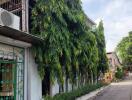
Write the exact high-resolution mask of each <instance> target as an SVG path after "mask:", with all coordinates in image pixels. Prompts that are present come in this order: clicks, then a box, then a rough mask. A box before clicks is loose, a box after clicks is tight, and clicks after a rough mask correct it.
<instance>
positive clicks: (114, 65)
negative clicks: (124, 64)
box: [107, 52, 121, 72]
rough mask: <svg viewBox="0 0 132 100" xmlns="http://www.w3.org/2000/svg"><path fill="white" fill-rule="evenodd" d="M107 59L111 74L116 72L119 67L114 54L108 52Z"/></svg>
mask: <svg viewBox="0 0 132 100" xmlns="http://www.w3.org/2000/svg"><path fill="white" fill-rule="evenodd" d="M107 58H108V62H109V69H110V70H111V71H112V72H114V71H116V69H117V67H120V66H121V63H120V61H119V58H118V56H117V54H116V53H115V52H108V53H107Z"/></svg>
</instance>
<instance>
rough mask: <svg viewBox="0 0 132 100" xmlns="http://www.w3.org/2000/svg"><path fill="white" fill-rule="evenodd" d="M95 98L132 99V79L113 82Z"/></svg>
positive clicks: (107, 99)
mask: <svg viewBox="0 0 132 100" xmlns="http://www.w3.org/2000/svg"><path fill="white" fill-rule="evenodd" d="M94 100H132V80H128V81H124V82H119V83H112V85H111V86H110V87H108V88H107V89H105V90H104V91H103V93H100V94H99V95H98V96H97V97H96V98H95V99H94Z"/></svg>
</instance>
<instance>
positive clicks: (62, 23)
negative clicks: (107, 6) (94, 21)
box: [31, 0, 105, 90]
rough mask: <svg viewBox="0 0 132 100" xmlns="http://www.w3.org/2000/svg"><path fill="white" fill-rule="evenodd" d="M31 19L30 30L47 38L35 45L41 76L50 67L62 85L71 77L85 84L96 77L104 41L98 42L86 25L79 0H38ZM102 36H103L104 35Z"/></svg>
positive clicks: (53, 77)
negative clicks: (101, 43)
mask: <svg viewBox="0 0 132 100" xmlns="http://www.w3.org/2000/svg"><path fill="white" fill-rule="evenodd" d="M31 18H32V29H31V33H32V34H34V35H37V36H39V37H41V38H43V40H44V41H43V42H42V43H40V45H35V46H34V47H33V48H32V50H33V54H34V58H35V61H36V63H37V64H38V71H39V73H40V76H41V78H42V79H43V78H44V76H45V71H46V69H47V68H48V69H49V70H50V81H51V82H52V83H54V81H55V80H56V79H57V82H58V83H59V84H60V85H63V84H64V82H66V84H68V80H69V81H70V82H71V83H72V84H76V83H77V82H79V83H80V84H81V85H82V84H85V83H86V82H90V81H91V79H96V76H97V70H98V66H99V65H98V62H99V61H100V59H101V58H100V57H101V56H102V55H105V54H104V53H105V51H104V48H105V46H104V45H105V44H103V45H99V44H98V43H97V42H98V40H97V38H96V35H95V34H94V33H93V32H91V28H89V27H88V26H87V24H86V21H87V19H86V16H85V14H84V12H83V10H82V7H81V1H80V0H37V1H36V4H35V6H34V7H33V9H32V16H31ZM102 27H103V26H102ZM97 30H98V31H101V30H100V28H99V29H97ZM102 31H103V29H102ZM100 37H102V38H103V39H104V36H103V34H101V36H100ZM98 39H99V38H98ZM102 42H103V43H104V42H105V41H104V40H103V41H102ZM99 46H100V47H99ZM98 47H99V48H103V51H102V52H103V54H102V53H99V52H100V51H101V50H102V49H98ZM99 54H100V55H99ZM103 57H104V56H103ZM100 66H102V65H100ZM102 67H103V66H102ZM64 79H65V80H64ZM66 88H67V87H66ZM66 90H67V89H66Z"/></svg>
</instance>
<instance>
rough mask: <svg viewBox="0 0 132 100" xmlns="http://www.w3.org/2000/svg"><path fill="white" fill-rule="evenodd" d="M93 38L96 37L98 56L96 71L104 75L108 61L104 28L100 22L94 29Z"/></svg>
mask: <svg viewBox="0 0 132 100" xmlns="http://www.w3.org/2000/svg"><path fill="white" fill-rule="evenodd" d="M95 36H96V41H97V48H98V56H99V64H98V71H101V72H103V73H104V72H105V71H106V70H107V69H108V59H107V56H106V44H105V37H104V28H103V22H102V21H100V23H99V25H98V27H97V29H96V33H95Z"/></svg>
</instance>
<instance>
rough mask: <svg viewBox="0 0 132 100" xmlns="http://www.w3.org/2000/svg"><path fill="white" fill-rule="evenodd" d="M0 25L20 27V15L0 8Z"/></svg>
mask: <svg viewBox="0 0 132 100" xmlns="http://www.w3.org/2000/svg"><path fill="white" fill-rule="evenodd" d="M0 25H1V26H8V27H11V28H14V29H17V30H19V29H20V17H18V16H16V15H14V14H13V13H11V12H9V11H7V10H4V9H2V8H0Z"/></svg>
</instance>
